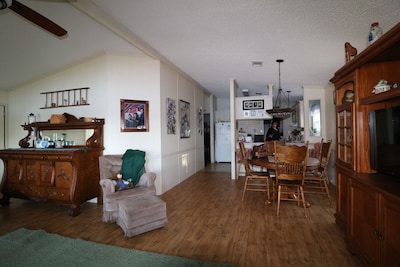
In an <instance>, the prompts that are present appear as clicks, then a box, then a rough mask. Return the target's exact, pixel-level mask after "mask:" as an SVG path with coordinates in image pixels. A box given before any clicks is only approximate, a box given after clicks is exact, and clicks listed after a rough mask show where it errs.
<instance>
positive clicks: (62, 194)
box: [0, 114, 104, 216]
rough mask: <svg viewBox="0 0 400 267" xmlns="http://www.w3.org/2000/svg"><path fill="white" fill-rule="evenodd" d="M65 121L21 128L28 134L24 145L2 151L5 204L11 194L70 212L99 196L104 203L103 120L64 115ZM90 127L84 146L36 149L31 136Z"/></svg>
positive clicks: (71, 213) (7, 202)
mask: <svg viewBox="0 0 400 267" xmlns="http://www.w3.org/2000/svg"><path fill="white" fill-rule="evenodd" d="M65 115H66V117H67V121H66V122H65V123H50V122H35V123H32V124H28V125H22V127H23V128H24V129H25V130H27V131H28V135H27V136H26V137H25V138H23V139H21V141H20V142H19V144H20V146H21V148H15V149H5V150H1V151H0V158H1V159H2V160H3V162H4V175H3V182H2V193H3V199H2V205H9V203H10V197H15V198H23V199H31V200H35V201H44V202H51V203H56V204H61V205H66V206H69V215H71V216H77V215H79V213H80V204H81V203H83V202H85V201H87V200H89V199H92V198H95V197H97V198H98V203H101V202H102V199H101V190H100V185H99V166H98V158H99V156H101V155H102V154H103V150H104V147H103V125H104V119H93V120H91V121H86V120H83V119H76V118H75V117H73V116H72V115H69V114H65ZM71 129H74V130H83V131H85V130H88V131H90V134H91V135H90V136H89V137H88V138H87V140H86V144H83V145H72V144H71V145H69V146H64V147H63V148H35V147H33V144H31V140H30V139H31V138H33V137H35V138H42V136H41V134H42V133H43V131H55V132H57V131H60V132H63V131H66V130H71Z"/></svg>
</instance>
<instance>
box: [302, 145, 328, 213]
mask: <svg viewBox="0 0 400 267" xmlns="http://www.w3.org/2000/svg"><path fill="white" fill-rule="evenodd" d="M331 150H332V140H329V141H328V142H324V143H322V145H321V156H320V158H319V166H318V168H316V169H315V170H313V171H309V172H307V173H306V176H305V178H304V193H306V194H323V195H326V196H327V197H328V200H329V204H330V205H331V206H332V200H331V197H330V194H329V188H328V184H329V179H328V176H327V168H328V163H329V159H330V155H331Z"/></svg>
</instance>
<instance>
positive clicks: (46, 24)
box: [0, 0, 68, 37]
mask: <svg viewBox="0 0 400 267" xmlns="http://www.w3.org/2000/svg"><path fill="white" fill-rule="evenodd" d="M6 8H9V9H11V10H12V11H14V12H15V13H17V14H19V15H20V16H22V17H24V18H26V19H27V20H29V21H31V22H33V23H34V24H36V25H38V26H39V27H41V28H43V29H45V30H46V31H48V32H50V33H52V34H54V35H56V36H59V37H62V36H64V35H66V34H67V33H68V32H67V31H66V30H64V29H63V28H62V27H60V26H58V25H57V24H55V23H54V22H52V21H51V20H49V19H48V18H46V17H45V16H43V15H41V14H39V13H37V12H36V11H34V10H33V9H31V8H29V7H27V6H26V5H24V4H22V3H20V2H18V1H16V0H0V10H1V9H6Z"/></svg>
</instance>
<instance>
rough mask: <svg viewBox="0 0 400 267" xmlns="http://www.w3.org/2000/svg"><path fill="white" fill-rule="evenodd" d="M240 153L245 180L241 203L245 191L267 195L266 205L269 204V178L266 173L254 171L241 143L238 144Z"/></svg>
mask: <svg viewBox="0 0 400 267" xmlns="http://www.w3.org/2000/svg"><path fill="white" fill-rule="evenodd" d="M239 147H240V151H241V153H242V162H243V165H244V168H245V171H246V179H245V182H244V187H243V194H242V201H243V200H244V196H245V194H246V191H259V192H266V193H267V203H270V197H271V195H270V176H269V173H268V171H259V172H257V171H254V170H253V169H252V166H251V164H250V162H249V159H248V158H247V155H246V149H245V147H244V143H243V141H240V142H239Z"/></svg>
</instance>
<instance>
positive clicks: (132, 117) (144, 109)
mask: <svg viewBox="0 0 400 267" xmlns="http://www.w3.org/2000/svg"><path fill="white" fill-rule="evenodd" d="M148 131H149V101H142V100H128V99H121V132H148Z"/></svg>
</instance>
